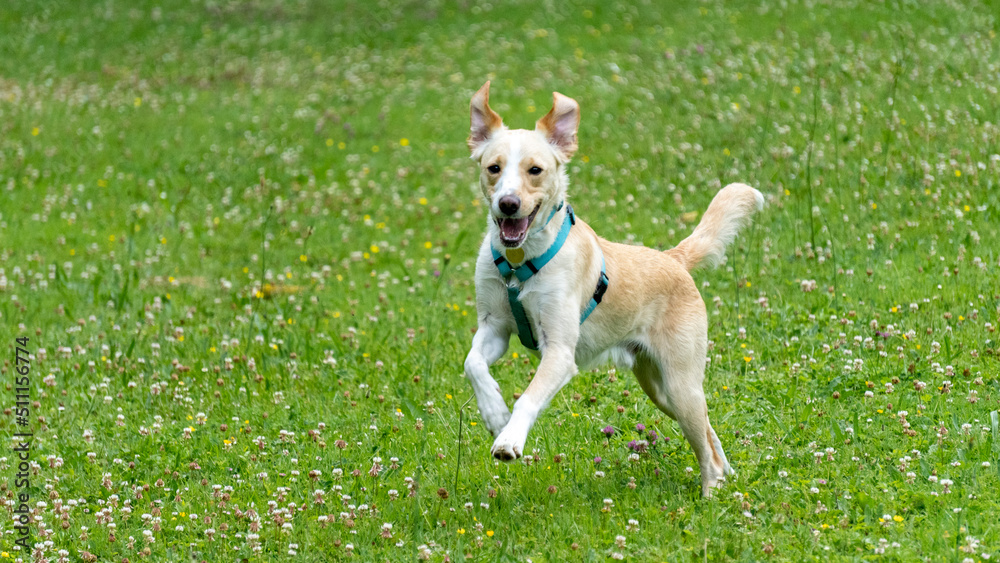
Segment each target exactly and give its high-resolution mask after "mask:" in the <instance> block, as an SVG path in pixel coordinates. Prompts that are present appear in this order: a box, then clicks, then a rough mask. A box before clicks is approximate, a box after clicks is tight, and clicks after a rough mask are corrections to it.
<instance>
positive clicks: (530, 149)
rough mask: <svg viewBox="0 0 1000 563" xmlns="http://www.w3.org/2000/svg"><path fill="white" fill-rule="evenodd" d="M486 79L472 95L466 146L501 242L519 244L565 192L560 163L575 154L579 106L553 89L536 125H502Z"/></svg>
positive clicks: (562, 166) (507, 244)
mask: <svg viewBox="0 0 1000 563" xmlns="http://www.w3.org/2000/svg"><path fill="white" fill-rule="evenodd" d="M489 98H490V83H489V82H487V83H486V84H484V85H483V87H482V88H480V89H479V91H478V92H476V94H475V95H474V96H472V104H471V110H472V131H471V133H470V134H469V141H468V142H469V149H470V150H471V151H472V158H473V160H475V161H476V162H478V163H479V170H480V172H479V185H480V188H481V189H482V191H483V196H484V197H485V198H486V201H487V202H489V207H490V215H491V217H492V218H493V220H494V221H495V222H496V224H497V227H498V228H499V233H500V242H501V243H502V244H503V245H504V246H506V247H518V246H521V244H522V243H523V242H524V240H525V238H526V237H527V236H528V232H529V229H530V228H531V227H532V224H533V222H535V220H536V219H537V220H538V224H539V226H541V225H542V224H544V222H545V220H546V219H547V218H548V216H549V214H550V213H551V212H552V210H553V209H555V208H556V206H558V205H559V204H560V203H561V202H562V201H563V198H565V196H566V193H565V192H566V175H565V174H566V173H565V170H564V167H565V164H566V163H567V162H569V159H570V157H572V156H573V153H574V152H576V146H577V145H576V130H577V127H578V126H579V125H580V106H579V105H578V104H577V103H576V101H574V100H573V99H571V98H567V97H566V96H563V95H562V94H559V93H558V92H553V93H552V110H551V111H549V113H547V114H546V115H545V117H543V118H541V119H539V120H538V121H537V122H536V123H535V129H534V130H533V131H529V130H527V129H515V130H509V129H507V128H506V127H505V126H504V124H503V121H502V120H501V119H500V116H499V115H497V113H496V112H495V111H493V110H492V109H490V104H489Z"/></svg>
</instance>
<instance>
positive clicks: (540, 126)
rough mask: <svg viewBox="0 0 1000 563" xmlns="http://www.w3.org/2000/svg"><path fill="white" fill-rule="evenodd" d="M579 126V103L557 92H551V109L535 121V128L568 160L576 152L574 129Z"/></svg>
mask: <svg viewBox="0 0 1000 563" xmlns="http://www.w3.org/2000/svg"><path fill="white" fill-rule="evenodd" d="M579 127H580V104H578V103H576V100H574V99H573V98H567V97H566V96H563V95H562V94H560V93H559V92H552V109H551V110H549V113H547V114H545V117H543V118H541V119H539V120H538V121H537V122H536V123H535V130H536V131H538V132H539V133H541V134H543V135H545V138H546V139H548V140H549V143H550V144H551V145H552V146H553V147H555V148H556V150H557V151H558V152H559V153H560V155H561V156H562V161H563V162H565V161H568V160H569V159H570V158H571V157H572V156H573V153H575V152H576V148H577V143H576V130H577V128H579Z"/></svg>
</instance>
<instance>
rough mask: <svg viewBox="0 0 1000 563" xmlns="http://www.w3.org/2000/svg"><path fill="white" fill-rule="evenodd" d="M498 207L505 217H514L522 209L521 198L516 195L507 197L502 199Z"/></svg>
mask: <svg viewBox="0 0 1000 563" xmlns="http://www.w3.org/2000/svg"><path fill="white" fill-rule="evenodd" d="M498 205H499V207H500V212H501V213H503V214H505V215H513V214H515V213H517V210H518V209H521V198H519V197H517V196H516V195H505V196H503V197H502V198H500V202H499V204H498Z"/></svg>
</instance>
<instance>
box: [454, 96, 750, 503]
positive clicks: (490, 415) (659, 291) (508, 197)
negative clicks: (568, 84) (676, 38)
mask: <svg viewBox="0 0 1000 563" xmlns="http://www.w3.org/2000/svg"><path fill="white" fill-rule="evenodd" d="M489 91H490V83H489V82H486V84H484V85H483V87H482V88H480V89H479V91H477V92H476V93H475V95H474V96H473V97H472V102H471V104H470V110H471V131H470V134H469V138H468V146H469V149H470V151H471V153H472V159H473V160H474V161H476V162H477V163H478V164H479V185H480V188H481V189H482V195H483V197H484V198H485V203H486V204H487V206H488V210H489V213H488V215H489V221H488V227H487V234H486V237H485V239H484V240H483V243H482V246H481V247H480V251H479V256H478V259H477V261H476V273H475V283H476V308H477V320H478V329H477V330H476V332H475V334H474V336H473V339H472V348H471V350H470V351H469V354H468V356H467V357H466V359H465V376H466V378H467V379H468V380H469V382H470V383H471V384H472V388H473V390H474V391H475V394H476V400H477V402H478V404H479V411H480V413H481V415H482V419H483V422H484V424H485V426H486V428H487V429H488V430H489V431H490V433H491V434H492V435H493V436H494V438H495V440H494V442H493V447H492V450H491V453H492V455H493V457H495V458H497V459H499V460H503V461H510V460H514V459H517V458H519V457H521V455H522V454H523V453H524V448H525V441H526V440H527V437H528V432H529V431H530V430H531V427H532V426H533V425H534V424H535V421H536V420H537V419H538V416H539V414H540V413H541V412H542V410H544V409H545V407H546V406H548V404H549V402H550V401H551V400H552V398H553V397H554V396H555V395H556V393H557V392H558V391H559V390H560V389H561V388H562V387H563V386H564V385H566V383H568V382H569V381H570V379H571V378H572V377H573V376H574V375H575V374H576V373H577V366H587V365H592V364H597V363H603V362H606V361H608V360H612V361H614V363H615V364H616V365H618V366H620V367H623V368H626V367H627V368H631V369H632V370H633V372H634V373H635V376H636V378H637V379H638V381H639V385H640V386H641V387H642V390H643V391H645V393H646V395H648V396H649V398H650V399H651V400H652V401H653V403H654V404H655V405H656V406H657V407H658V408H659V409H660V410H662V411H663V412H664V413H666V414H667V415H669V416H670V417H671V418H673V419H674V420H676V421H677V422H678V423H679V424H680V427H681V430H682V432H683V434H684V437H685V438H686V439H687V440H688V442H689V443H690V444H691V447H692V448H693V449H694V453H695V456H696V457H697V458H698V465H699V467H700V469H701V485H702V494H703V495H705V496H709V495H711V491H712V489H713V488H714V487H717V486H718V485H719V482H720V481H721V480H724V479H725V476H726V475H730V474H732V472H733V470H732V468H731V467H730V465H729V462H728V461H727V459H726V454H725V452H724V451H723V449H722V443H721V442H720V441H719V437H718V436H717V435H716V433H715V430H713V429H712V425H711V424H710V423H709V420H708V406H707V404H706V402H705V392H704V388H703V386H702V382H703V380H704V377H705V363H706V353H707V348H708V317H707V314H706V312H705V304H704V302H703V301H702V298H701V294H700V293H699V292H698V289H697V287H696V286H695V283H694V280H693V279H692V278H691V275H690V274H689V272H690V271H691V270H692V269H694V268H696V267H698V266H704V265H716V264H718V263H719V262H721V261H722V259H723V258H724V254H725V249H726V247H727V246H728V245H729V244H730V243H731V242H732V241H733V239H734V238H736V235H737V233H738V232H739V231H740V229H741V228H743V227H745V226H746V225H747V224H749V222H750V218H751V216H752V215H753V214H754V213H755V212H757V211H759V210H761V209H762V208H763V205H764V197H763V195H761V193H760V192H759V191H757V190H756V189H754V188H751V187H750V186H747V185H745V184H730V185H728V186H726V187H725V188H723V189H722V190H720V191H719V192H718V194H716V196H715V197H714V198H713V200H712V202H711V204H710V205H709V206H708V209H707V210H706V212H705V215H704V216H703V217H702V219H701V221H700V223H699V224H698V226H697V227H696V228H695V230H694V232H693V233H692V234H691V236H689V237H687V238H686V239H684V240H683V241H681V243H680V244H678V245H677V246H676V247H674V248H671V249H670V250H667V251H658V250H654V249H651V248H646V247H643V246H631V245H625V244H618V243H614V242H609V241H607V240H604V239H603V238H601V237H599V236H597V235H596V234H595V233H594V231H593V230H592V229H591V228H590V227H589V226H588V225H587V224H586V223H585V222H584V221H582V220H581V219H579V218H577V217H576V216H575V214H574V213H573V211H572V209H571V207H570V206H569V204H568V203H566V197H567V191H568V185H569V179H568V175H567V172H566V168H567V163H568V162H569V161H570V158H571V157H572V156H573V154H574V153H575V152H576V149H577V128H578V127H579V124H580V106H579V104H577V102H576V101H574V100H573V99H571V98H568V97H566V96H563V95H562V94H559V93H558V92H554V93H553V105H552V109H551V111H549V112H548V113H547V114H546V115H545V116H544V117H542V118H541V119H539V120H538V121H537V122H536V124H535V129H534V130H527V129H517V130H510V129H507V127H506V126H504V124H503V121H502V120H501V118H500V116H499V115H497V113H496V112H494V111H493V110H492V109H490V106H489ZM515 334H516V335H517V336H518V337H519V339H520V340H521V342H522V343H524V344H525V345H526V346H527V347H529V348H534V349H536V350H537V351H536V352H535V353H536V354H537V355H540V357H541V359H540V361H539V364H538V370H537V372H536V374H535V376H534V378H533V379H532V381H531V383H530V384H529V385H528V387H527V389H525V391H524V393H523V394H522V395H521V396H520V397H519V398H518V399H517V401H516V402H515V403H514V408H513V410H512V411H511V410H508V409H507V404H506V403H505V402H504V398H503V395H502V394H501V392H500V387H499V386H498V385H497V382H496V380H494V379H493V377H492V376H491V375H490V371H489V366H490V365H492V364H493V363H494V362H496V361H497V360H498V359H499V358H500V357H501V356H503V355H504V354H505V353H506V351H507V347H508V343H509V340H510V337H511V336H512V335H515Z"/></svg>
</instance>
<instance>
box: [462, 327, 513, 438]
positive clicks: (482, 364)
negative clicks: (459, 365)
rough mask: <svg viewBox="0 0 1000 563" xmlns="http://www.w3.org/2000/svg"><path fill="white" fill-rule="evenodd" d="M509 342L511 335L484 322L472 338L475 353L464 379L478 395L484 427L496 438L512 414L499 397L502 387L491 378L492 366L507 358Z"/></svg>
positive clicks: (472, 354)
mask: <svg viewBox="0 0 1000 563" xmlns="http://www.w3.org/2000/svg"><path fill="white" fill-rule="evenodd" d="M509 341H510V331H508V330H506V329H504V328H501V327H497V326H494V325H492V324H489V323H486V322H482V323H480V324H479V329H478V330H476V335H475V336H473V337H472V349H471V350H469V355H468V356H466V357H465V377H467V378H468V379H469V383H471V384H472V390H473V391H475V392H476V401H477V402H478V403H479V413H480V414H481V415H482V416H483V423H484V424H486V429H487V430H489V431H490V433H491V434H493V435H494V436H496V435H498V434H500V431H501V430H503V427H504V426H506V425H507V421H508V420H509V419H510V411H508V410H507V403H505V402H504V400H503V395H501V394H500V386H499V385H497V382H496V380H495V379H493V376H491V375H490V366H491V365H493V362H495V361H497V360H498V359H500V356H503V355H504V352H506V351H507V343H508V342H509Z"/></svg>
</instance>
